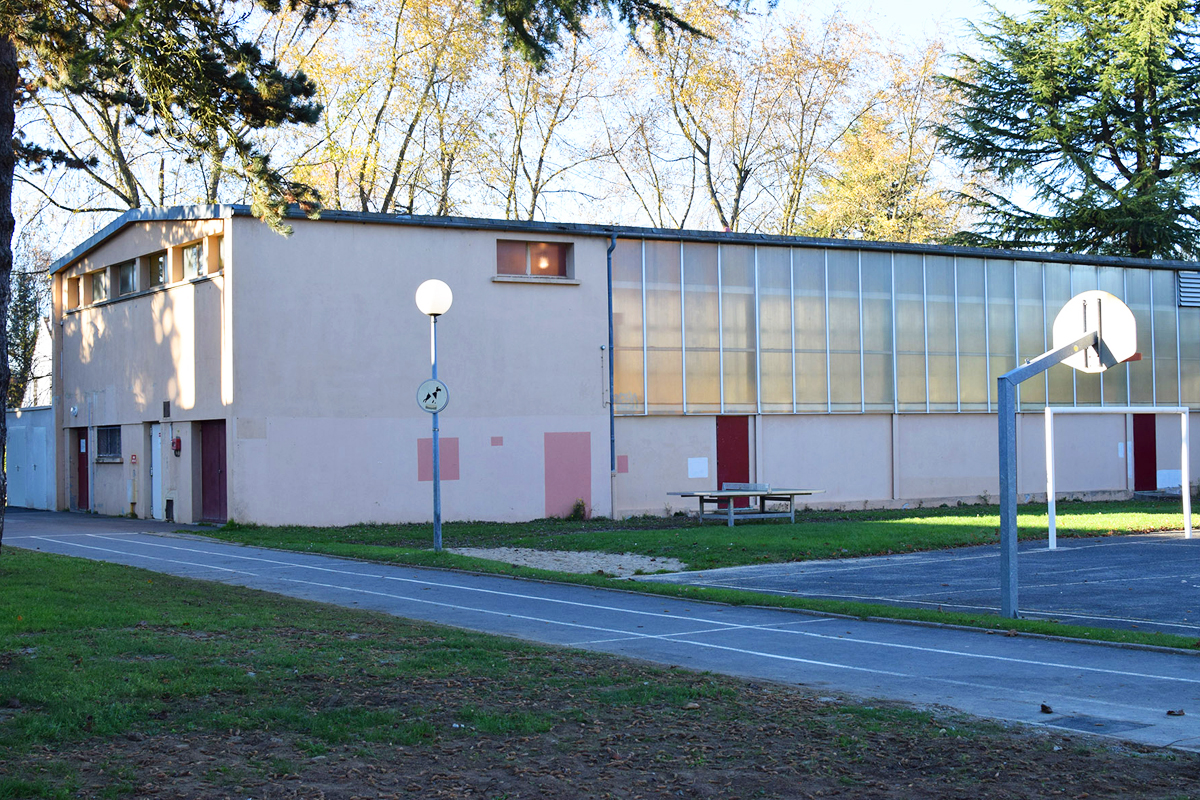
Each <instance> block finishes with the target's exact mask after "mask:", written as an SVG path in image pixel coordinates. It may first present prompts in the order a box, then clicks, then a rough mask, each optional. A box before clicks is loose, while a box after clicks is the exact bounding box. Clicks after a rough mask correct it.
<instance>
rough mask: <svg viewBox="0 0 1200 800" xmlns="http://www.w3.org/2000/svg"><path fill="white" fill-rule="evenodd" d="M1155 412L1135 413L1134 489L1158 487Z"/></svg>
mask: <svg viewBox="0 0 1200 800" xmlns="http://www.w3.org/2000/svg"><path fill="white" fill-rule="evenodd" d="M1154 423H1155V417H1154V415H1153V414H1134V415H1133V490H1134V491H1135V492H1153V491H1155V490H1157V489H1158V441H1157V438H1156V436H1157V433H1156V431H1155V424H1154Z"/></svg>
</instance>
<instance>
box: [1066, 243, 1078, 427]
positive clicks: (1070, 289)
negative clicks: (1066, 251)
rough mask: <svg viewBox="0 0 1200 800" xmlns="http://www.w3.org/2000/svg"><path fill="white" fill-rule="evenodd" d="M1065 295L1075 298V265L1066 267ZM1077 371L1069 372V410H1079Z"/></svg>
mask: <svg viewBox="0 0 1200 800" xmlns="http://www.w3.org/2000/svg"><path fill="white" fill-rule="evenodd" d="M1067 294H1068V295H1070V296H1071V297H1074V296H1075V265H1074V264H1070V265H1068V266H1067ZM1078 372H1079V370H1075V369H1073V370H1071V408H1079V376H1078V374H1077V373H1078Z"/></svg>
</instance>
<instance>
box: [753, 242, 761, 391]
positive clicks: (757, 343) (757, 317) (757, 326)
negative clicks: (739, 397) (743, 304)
mask: <svg viewBox="0 0 1200 800" xmlns="http://www.w3.org/2000/svg"><path fill="white" fill-rule="evenodd" d="M761 302H762V299H761V298H760V297H759V294H758V245H754V409H755V413H756V414H761V413H762V308H761V307H760V306H759V303H761Z"/></svg>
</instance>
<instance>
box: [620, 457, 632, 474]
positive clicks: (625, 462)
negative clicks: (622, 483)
mask: <svg viewBox="0 0 1200 800" xmlns="http://www.w3.org/2000/svg"><path fill="white" fill-rule="evenodd" d="M617 472H629V456H617Z"/></svg>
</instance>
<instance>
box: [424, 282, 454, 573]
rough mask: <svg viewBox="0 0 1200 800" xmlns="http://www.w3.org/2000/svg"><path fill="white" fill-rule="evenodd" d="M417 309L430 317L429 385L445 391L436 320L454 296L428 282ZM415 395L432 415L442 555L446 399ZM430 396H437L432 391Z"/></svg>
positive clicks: (436, 527)
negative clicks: (441, 437)
mask: <svg viewBox="0 0 1200 800" xmlns="http://www.w3.org/2000/svg"><path fill="white" fill-rule="evenodd" d="M416 300H417V308H418V309H420V311H421V313H422V314H425V315H426V316H428V317H429V362H430V365H431V366H432V368H433V376H432V383H433V384H435V386H437V387H440V388H441V389H443V390H444V389H445V386H444V385H443V384H441V383H440V382H439V381H438V379H437V376H438V373H437V318H438V317H440V316H441V315H442V314H445V313H446V312H447V311H449V310H450V304H451V303H453V302H454V293H453V292H451V291H450V287H449V286H447V285H446V284H445V283H444V282H442V281H439V280H436V279H434V280H428V281H425V282H424V283H422V284H421V285H420V286H418V287H417V296H416ZM421 394H422V392H418V396H417V402H418V404H420V405H421V407H422V408H423V409H424V410H426V411H430V412H431V413H432V414H433V549H434V551H435V552H439V553H440V552H441V551H442V459H441V452H440V448H439V446H438V412H439V411H440V410H441V409H443V408H445V407H446V395H445V394H444V393H443V394H442V396H441V398H438V399H433V398H431V396H430V395H429V394H428V393H425V394H426V397H425V398H422V397H421ZM433 394H435V395H436V394H438V392H437V391H434V393H433Z"/></svg>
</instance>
